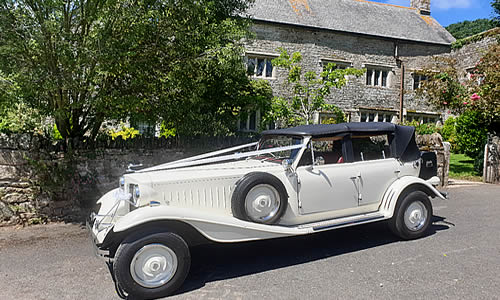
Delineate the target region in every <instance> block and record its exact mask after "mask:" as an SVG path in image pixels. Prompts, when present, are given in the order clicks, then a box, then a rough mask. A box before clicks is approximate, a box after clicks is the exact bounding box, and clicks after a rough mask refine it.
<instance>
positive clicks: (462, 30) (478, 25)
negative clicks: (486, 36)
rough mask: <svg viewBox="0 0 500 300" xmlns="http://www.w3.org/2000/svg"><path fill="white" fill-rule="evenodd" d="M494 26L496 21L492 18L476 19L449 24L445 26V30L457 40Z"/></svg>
mask: <svg viewBox="0 0 500 300" xmlns="http://www.w3.org/2000/svg"><path fill="white" fill-rule="evenodd" d="M496 26H497V23H496V22H495V21H494V20H489V19H477V20H474V21H463V22H458V23H454V24H451V25H449V26H447V27H446V30H448V32H450V33H451V35H453V37H454V38H456V39H457V40H458V39H463V38H466V37H469V36H473V35H475V34H478V33H481V32H484V31H487V30H490V29H492V28H495V27H496Z"/></svg>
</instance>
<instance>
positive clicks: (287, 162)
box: [281, 159, 293, 172]
mask: <svg viewBox="0 0 500 300" xmlns="http://www.w3.org/2000/svg"><path fill="white" fill-rule="evenodd" d="M281 165H282V166H283V169H284V170H285V171H287V172H288V171H291V170H292V165H293V160H291V159H284V160H283V161H282V162H281Z"/></svg>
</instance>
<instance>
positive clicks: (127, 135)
mask: <svg viewBox="0 0 500 300" xmlns="http://www.w3.org/2000/svg"><path fill="white" fill-rule="evenodd" d="M108 135H109V136H111V138H112V139H113V141H114V140H115V139H116V138H118V137H120V138H122V140H127V139H133V138H135V137H136V136H137V135H140V134H139V130H137V129H134V128H133V127H127V126H126V125H125V124H124V123H123V122H122V123H120V130H115V129H111V130H109V131H108Z"/></svg>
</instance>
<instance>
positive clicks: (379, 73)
mask: <svg viewBox="0 0 500 300" xmlns="http://www.w3.org/2000/svg"><path fill="white" fill-rule="evenodd" d="M388 78H389V70H382V69H376V68H370V67H369V68H367V69H366V85H371V86H381V87H387V85H388Z"/></svg>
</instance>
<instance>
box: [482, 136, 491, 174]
mask: <svg viewBox="0 0 500 300" xmlns="http://www.w3.org/2000/svg"><path fill="white" fill-rule="evenodd" d="M489 148H490V147H489V145H488V143H486V145H484V163H483V182H484V183H486V182H488V156H489V155H488V150H489Z"/></svg>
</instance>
